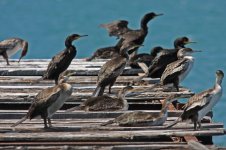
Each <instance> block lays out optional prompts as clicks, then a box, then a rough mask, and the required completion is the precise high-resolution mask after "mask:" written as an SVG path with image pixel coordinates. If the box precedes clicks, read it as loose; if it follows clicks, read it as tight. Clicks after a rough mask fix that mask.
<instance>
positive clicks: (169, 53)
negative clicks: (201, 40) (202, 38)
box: [148, 37, 194, 78]
mask: <svg viewBox="0 0 226 150" xmlns="http://www.w3.org/2000/svg"><path fill="white" fill-rule="evenodd" d="M189 43H194V42H192V41H190V40H189V39H188V38H187V37H180V38H177V39H176V40H175V41H174V48H175V49H164V50H162V51H161V52H160V53H159V54H158V56H157V57H155V59H154V60H153V61H152V65H151V66H149V69H148V70H149V75H148V76H149V77H151V78H160V77H161V76H162V73H163V72H164V70H165V68H166V66H167V65H168V64H170V63H172V62H174V61H176V60H178V58H177V52H178V51H179V50H180V49H181V48H185V47H184V46H185V45H186V44H189Z"/></svg>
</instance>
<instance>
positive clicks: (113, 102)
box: [67, 86, 133, 112]
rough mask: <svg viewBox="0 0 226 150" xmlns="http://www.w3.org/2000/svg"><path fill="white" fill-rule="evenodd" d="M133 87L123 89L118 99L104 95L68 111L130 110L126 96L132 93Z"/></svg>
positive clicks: (90, 99) (91, 98)
mask: <svg viewBox="0 0 226 150" xmlns="http://www.w3.org/2000/svg"><path fill="white" fill-rule="evenodd" d="M132 90H133V87H132V86H126V87H124V88H122V89H121V90H120V91H119V93H118V97H110V96H108V95H102V96H97V97H90V98H89V99H87V100H86V101H85V102H83V103H82V104H80V105H79V106H77V107H73V108H70V109H68V110H67V112H69V111H74V110H85V111H115V110H128V107H129V106H128V103H127V100H126V99H125V96H126V95H127V94H129V93H130V92H132Z"/></svg>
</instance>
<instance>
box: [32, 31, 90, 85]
mask: <svg viewBox="0 0 226 150" xmlns="http://www.w3.org/2000/svg"><path fill="white" fill-rule="evenodd" d="M84 36H87V35H78V34H71V35H69V36H68V37H67V38H66V40H65V46H66V48H65V49H64V50H63V51H62V52H60V53H58V54H57V55H55V56H54V57H53V58H52V60H51V61H50V62H49V65H48V67H47V70H46V72H45V73H44V74H43V76H42V78H41V79H38V80H37V81H36V82H39V81H40V80H45V79H52V80H55V84H57V82H58V77H59V75H60V73H62V72H63V71H65V70H66V69H67V68H68V67H69V65H70V64H71V61H72V60H73V59H74V58H75V56H76V53H77V51H76V48H75V46H74V45H72V42H73V41H74V40H77V39H79V38H81V37H84Z"/></svg>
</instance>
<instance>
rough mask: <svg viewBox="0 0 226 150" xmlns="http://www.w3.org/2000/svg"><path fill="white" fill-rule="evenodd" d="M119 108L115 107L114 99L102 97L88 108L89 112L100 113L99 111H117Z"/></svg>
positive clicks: (115, 101)
mask: <svg viewBox="0 0 226 150" xmlns="http://www.w3.org/2000/svg"><path fill="white" fill-rule="evenodd" d="M120 108H121V107H120V106H118V105H117V99H114V98H112V97H109V96H104V97H102V98H101V99H99V100H98V101H96V103H95V104H93V105H92V106H90V107H89V110H93V111H101V110H118V109H120Z"/></svg>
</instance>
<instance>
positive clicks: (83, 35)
mask: <svg viewBox="0 0 226 150" xmlns="http://www.w3.org/2000/svg"><path fill="white" fill-rule="evenodd" d="M85 36H88V35H80V36H79V38H81V37H85Z"/></svg>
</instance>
